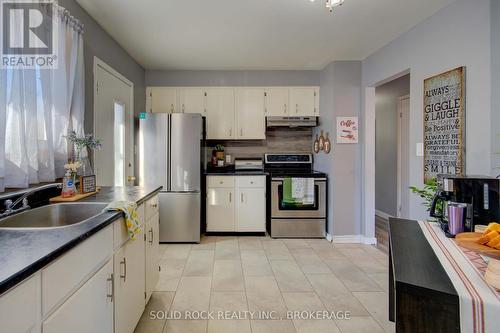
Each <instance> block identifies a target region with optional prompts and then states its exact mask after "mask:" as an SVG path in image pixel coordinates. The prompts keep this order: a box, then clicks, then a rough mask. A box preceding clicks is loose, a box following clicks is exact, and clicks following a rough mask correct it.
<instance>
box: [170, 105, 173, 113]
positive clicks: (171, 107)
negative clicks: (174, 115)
mask: <svg viewBox="0 0 500 333" xmlns="http://www.w3.org/2000/svg"><path fill="white" fill-rule="evenodd" d="M170 111H172V112H174V105H173V104H170Z"/></svg>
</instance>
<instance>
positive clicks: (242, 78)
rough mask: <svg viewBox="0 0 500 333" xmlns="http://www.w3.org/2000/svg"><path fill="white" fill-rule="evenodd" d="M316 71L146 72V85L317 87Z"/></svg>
mask: <svg viewBox="0 0 500 333" xmlns="http://www.w3.org/2000/svg"><path fill="white" fill-rule="evenodd" d="M319 76H320V71H271V70H269V71H185V70H178V71H177V70H169V71H159V70H146V86H186V87H189V86H301V85H302V86H319Z"/></svg>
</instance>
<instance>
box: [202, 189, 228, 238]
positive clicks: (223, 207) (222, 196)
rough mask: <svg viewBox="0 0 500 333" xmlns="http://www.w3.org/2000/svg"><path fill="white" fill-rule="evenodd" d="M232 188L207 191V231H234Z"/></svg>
mask: <svg viewBox="0 0 500 333" xmlns="http://www.w3.org/2000/svg"><path fill="white" fill-rule="evenodd" d="M234 224H235V223H234V188H232V187H230V188H208V189H207V231H209V232H210V231H228V232H230V231H234Z"/></svg>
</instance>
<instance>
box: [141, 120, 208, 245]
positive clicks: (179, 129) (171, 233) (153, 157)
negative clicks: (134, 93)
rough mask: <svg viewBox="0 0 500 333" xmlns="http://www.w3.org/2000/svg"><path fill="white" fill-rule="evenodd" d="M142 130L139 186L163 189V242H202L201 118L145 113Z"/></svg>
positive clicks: (160, 203)
mask: <svg viewBox="0 0 500 333" xmlns="http://www.w3.org/2000/svg"><path fill="white" fill-rule="evenodd" d="M139 129H140V130H139V144H140V147H139V169H140V171H139V172H140V176H139V177H140V179H139V183H140V185H141V186H146V187H151V186H159V185H161V186H163V189H162V191H161V192H160V194H159V205H160V235H159V240H160V242H163V243H170V242H199V241H200V210H201V186H200V183H201V181H200V180H201V179H200V177H201V173H200V171H201V170H200V168H201V149H202V148H201V147H202V141H203V119H202V117H201V115H199V114H189V113H174V114H166V113H145V114H144V113H143V114H141V117H140V120H139Z"/></svg>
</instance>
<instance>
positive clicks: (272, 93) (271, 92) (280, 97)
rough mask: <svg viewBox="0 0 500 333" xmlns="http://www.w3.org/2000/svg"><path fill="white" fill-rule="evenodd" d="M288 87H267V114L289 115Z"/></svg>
mask: <svg viewBox="0 0 500 333" xmlns="http://www.w3.org/2000/svg"><path fill="white" fill-rule="evenodd" d="M288 90H289V89H288V88H266V116H282V117H283V116H287V115H288V114H289V109H290V108H289V107H288Z"/></svg>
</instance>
